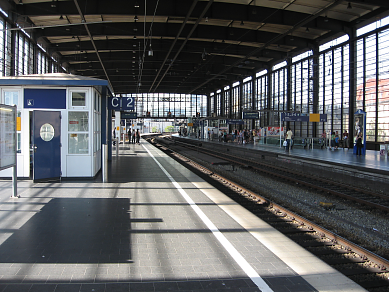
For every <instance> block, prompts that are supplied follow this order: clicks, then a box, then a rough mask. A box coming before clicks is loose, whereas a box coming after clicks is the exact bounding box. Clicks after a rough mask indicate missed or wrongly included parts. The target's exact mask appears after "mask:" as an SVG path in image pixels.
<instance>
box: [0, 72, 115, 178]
mask: <svg viewBox="0 0 389 292" xmlns="http://www.w3.org/2000/svg"><path fill="white" fill-rule="evenodd" d="M0 92H1V95H0V103H3V104H7V105H16V106H17V176H18V177H19V178H32V179H33V180H34V181H40V180H51V179H59V178H75V177H77V178H80V177H81V178H93V177H94V176H95V175H96V174H97V173H98V172H99V170H100V169H101V167H102V144H111V143H110V139H111V135H107V133H111V129H110V128H111V123H107V120H108V119H107V117H108V116H109V113H108V110H107V101H108V99H109V96H112V89H111V88H110V86H109V84H108V81H106V80H101V79H96V78H89V77H83V76H78V75H71V74H65V73H51V74H37V75H24V76H14V77H0ZM109 157H110V155H109ZM11 176H12V173H11V170H10V169H5V170H2V171H0V177H11Z"/></svg>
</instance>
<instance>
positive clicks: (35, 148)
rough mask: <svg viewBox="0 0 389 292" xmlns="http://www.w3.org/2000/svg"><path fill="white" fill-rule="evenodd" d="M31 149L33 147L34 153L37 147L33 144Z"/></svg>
mask: <svg viewBox="0 0 389 292" xmlns="http://www.w3.org/2000/svg"><path fill="white" fill-rule="evenodd" d="M33 149H34V153H35V152H36V150H37V149H38V147H37V146H35V145H34V147H33Z"/></svg>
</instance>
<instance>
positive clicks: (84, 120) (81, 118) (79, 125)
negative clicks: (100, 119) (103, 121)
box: [68, 112, 89, 132]
mask: <svg viewBox="0 0 389 292" xmlns="http://www.w3.org/2000/svg"><path fill="white" fill-rule="evenodd" d="M68 130H69V132H88V130H89V117H88V112H69V126H68Z"/></svg>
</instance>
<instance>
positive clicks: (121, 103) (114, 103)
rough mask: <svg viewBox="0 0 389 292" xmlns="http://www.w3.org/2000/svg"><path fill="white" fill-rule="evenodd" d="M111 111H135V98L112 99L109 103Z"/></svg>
mask: <svg viewBox="0 0 389 292" xmlns="http://www.w3.org/2000/svg"><path fill="white" fill-rule="evenodd" d="M108 109H109V110H115V111H121V110H123V111H124V110H126V111H132V110H134V98H133V97H116V96H114V97H110V98H109V103H108Z"/></svg>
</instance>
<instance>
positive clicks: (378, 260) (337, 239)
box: [170, 149, 389, 271]
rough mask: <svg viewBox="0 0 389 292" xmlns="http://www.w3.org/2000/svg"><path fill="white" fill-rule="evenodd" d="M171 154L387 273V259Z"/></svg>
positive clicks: (187, 159) (182, 157)
mask: <svg viewBox="0 0 389 292" xmlns="http://www.w3.org/2000/svg"><path fill="white" fill-rule="evenodd" d="M170 150H171V151H174V150H173V149H170ZM173 153H174V156H176V157H181V158H180V160H182V162H183V163H189V162H190V164H191V165H192V166H193V165H195V166H196V168H198V169H205V170H207V171H208V174H209V175H212V176H217V177H218V178H219V180H222V181H223V183H224V184H227V185H229V186H235V188H237V189H239V190H240V191H241V192H242V193H245V194H246V195H247V194H248V195H247V196H249V197H251V198H253V197H254V198H255V199H254V200H253V201H255V203H256V204H268V205H271V206H272V207H273V208H274V209H278V210H280V211H282V212H283V213H285V214H286V215H287V216H288V217H290V218H293V219H294V220H295V221H297V222H300V223H301V224H302V225H305V226H306V227H307V228H308V229H313V230H314V231H316V232H317V233H319V234H324V235H325V236H326V237H327V238H328V239H330V240H332V241H333V242H334V243H337V244H340V245H342V246H343V247H344V248H346V249H350V251H352V252H354V253H356V254H358V255H359V256H361V257H362V258H364V259H366V260H370V261H371V262H373V263H374V264H376V265H377V266H378V267H379V269H380V270H382V271H387V270H388V269H389V260H387V259H385V258H383V257H381V256H379V255H377V254H375V253H373V252H371V251H369V250H367V249H365V248H363V247H361V246H359V245H357V244H355V243H353V242H351V241H350V240H348V239H346V238H343V237H342V236H339V235H337V234H335V233H334V232H332V231H330V230H328V229H326V228H324V227H322V226H320V225H317V224H316V223H314V222H312V221H310V220H308V219H306V218H304V217H303V216H300V215H298V214H296V213H294V212H292V211H290V210H288V209H286V208H284V207H283V206H281V205H279V204H277V203H275V202H273V201H271V200H269V199H267V198H265V197H263V196H261V195H259V194H258V193H255V192H253V191H251V190H249V189H247V188H245V187H243V186H241V185H240V184H238V183H236V182H234V181H232V180H230V179H227V178H225V177H223V176H222V175H220V174H218V173H215V172H214V171H211V170H209V169H207V168H206V167H205V166H203V165H200V164H198V163H197V162H194V161H193V160H191V159H190V158H188V157H186V156H184V155H182V154H179V153H177V152H172V153H171V154H173Z"/></svg>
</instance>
